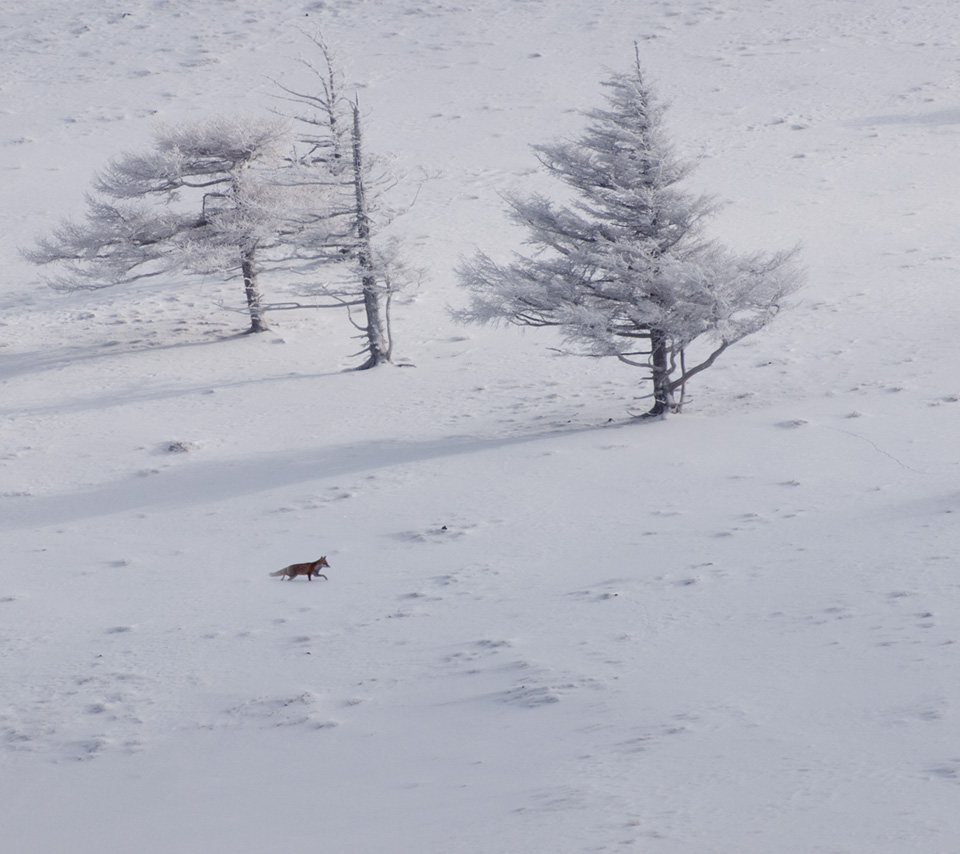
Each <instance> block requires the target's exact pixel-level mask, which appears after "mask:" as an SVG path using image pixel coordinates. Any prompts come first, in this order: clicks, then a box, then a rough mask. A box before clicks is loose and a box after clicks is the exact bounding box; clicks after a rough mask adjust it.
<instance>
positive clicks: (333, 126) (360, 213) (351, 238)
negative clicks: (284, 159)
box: [277, 34, 400, 370]
mask: <svg viewBox="0 0 960 854" xmlns="http://www.w3.org/2000/svg"><path fill="white" fill-rule="evenodd" d="M309 38H310V41H311V43H312V44H313V46H314V48H315V49H316V54H317V57H318V59H317V60H316V61H314V60H312V59H302V60H301V63H302V65H303V66H304V67H305V69H306V70H307V71H308V72H309V76H310V81H309V82H310V87H312V88H309V89H307V91H304V89H306V88H307V87H298V88H293V87H291V86H288V85H285V84H281V83H278V84H277V86H278V87H279V89H280V90H281V93H282V94H281V97H283V98H285V99H286V100H288V101H290V102H292V103H294V104H296V105H297V112H296V113H295V115H294V116H293V118H294V119H295V120H296V121H297V122H298V123H299V125H300V127H301V128H302V129H303V132H302V133H301V135H300V138H299V143H300V148H299V150H298V152H297V153H296V155H295V157H294V158H293V163H292V164H291V166H292V172H291V178H290V180H291V181H292V182H293V183H294V184H297V185H300V186H317V187H320V188H321V189H322V192H320V193H318V194H317V196H316V197H315V198H316V201H317V207H316V208H314V209H313V210H309V209H308V210H305V211H303V212H302V213H301V214H300V218H299V223H298V230H297V236H296V238H295V239H294V240H292V241H291V243H292V244H293V245H295V246H296V249H295V250H294V252H295V254H296V256H297V257H298V259H299V260H300V261H301V262H307V263H306V264H305V265H301V270H303V269H304V268H305V269H308V270H311V271H313V272H314V273H315V274H316V275H317V276H318V277H319V279H320V280H319V281H317V280H315V281H314V283H313V284H312V285H311V286H310V291H312V293H313V294H314V295H316V296H319V297H320V298H321V299H323V300H326V301H327V302H326V303H325V304H326V306H327V307H342V308H345V309H346V310H347V312H348V313H349V317H350V320H351V322H352V323H353V325H354V326H355V327H356V328H357V329H358V331H359V332H360V335H361V337H362V338H363V340H364V346H363V350H361V354H364V355H366V360H365V361H364V362H363V364H361V365H360V366H359V368H358V369H359V370H363V369H365V368H372V367H375V366H377V365H380V364H383V363H385V362H389V361H390V359H391V355H392V349H393V343H392V338H391V329H390V304H391V300H392V298H393V295H394V293H395V292H396V290H397V289H398V283H397V272H398V271H399V269H400V264H399V261H398V260H397V253H396V246H395V244H391V243H388V244H386V245H385V246H381V244H380V243H379V242H378V241H377V240H376V236H377V234H376V233H377V231H378V228H379V227H380V226H381V225H382V224H383V221H384V220H386V221H389V215H387V216H384V211H383V206H382V204H381V199H382V195H383V192H384V191H385V190H386V189H388V188H389V187H391V186H393V184H394V183H395V181H394V180H393V179H392V178H391V177H390V176H389V175H388V174H386V173H385V172H384V171H383V170H380V171H378V169H377V162H376V159H374V158H370V157H369V155H368V154H367V152H366V151H365V148H364V141H363V122H362V118H361V114H360V108H359V104H358V102H357V100H356V98H354V99H352V100H351V99H350V98H348V97H346V95H345V94H344V92H343V88H344V87H343V80H342V74H341V72H340V69H339V67H338V65H337V64H336V61H335V59H334V56H333V53H332V51H331V49H330V47H329V45H328V44H327V42H326V41H325V40H324V39H323V37H322V35H320V34H317V35H314V36H310V37H309ZM310 262H312V264H311V263H310ZM344 262H346V263H347V265H348V268H347V271H346V274H345V275H344V273H343V265H344ZM330 265H333V266H332V267H331V266H330ZM321 268H323V269H321ZM355 308H362V312H363V318H364V319H363V320H362V321H355V320H354V319H353V309H355Z"/></svg>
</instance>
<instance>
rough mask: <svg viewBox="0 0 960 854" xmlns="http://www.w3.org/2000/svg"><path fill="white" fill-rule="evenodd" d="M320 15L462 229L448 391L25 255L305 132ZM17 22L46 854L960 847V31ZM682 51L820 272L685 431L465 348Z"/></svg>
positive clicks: (303, 333)
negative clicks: (263, 126) (221, 144)
mask: <svg viewBox="0 0 960 854" xmlns="http://www.w3.org/2000/svg"><path fill="white" fill-rule="evenodd" d="M316 24H322V25H323V27H324V29H325V32H326V34H327V37H328V38H329V40H330V41H331V43H332V44H333V45H334V47H335V48H336V50H337V51H338V53H339V56H340V59H341V61H342V63H343V65H344V66H345V68H346V71H347V76H348V78H349V79H350V80H351V81H354V82H355V83H356V85H357V86H358V87H359V92H360V97H361V103H362V104H363V106H364V109H365V111H366V114H367V121H368V141H369V144H370V146H371V148H372V149H374V150H379V151H382V152H384V153H386V152H390V153H392V154H393V155H394V156H395V158H396V163H397V168H398V170H400V171H401V172H402V173H403V174H404V175H405V176H406V177H405V178H404V180H403V182H402V183H401V185H400V187H398V189H397V201H398V203H400V204H404V203H406V202H407V201H408V200H413V199H414V197H415V199H416V200H415V203H414V204H413V206H412V207H411V209H410V211H409V212H408V213H407V214H406V215H405V216H404V217H402V218H400V219H399V220H398V221H397V222H396V223H395V224H394V226H393V227H392V229H393V231H394V232H395V233H396V234H397V235H398V236H400V237H402V238H403V239H404V241H405V243H406V245H407V247H408V256H409V260H410V261H411V262H412V263H413V264H414V265H416V266H419V267H422V268H423V269H424V276H423V281H422V283H421V285H420V287H419V288H418V289H417V290H415V291H414V292H412V293H411V294H410V296H409V298H408V299H406V300H404V301H403V302H402V303H401V304H400V305H399V306H397V309H396V317H395V327H396V335H397V349H398V357H399V358H398V361H404V362H409V363H412V364H413V365H415V366H416V367H409V368H402V369H401V368H384V369H379V370H377V371H373V372H366V373H362V374H354V373H350V372H345V371H344V369H345V368H346V367H348V366H349V365H350V364H352V363H355V361H352V360H351V358H350V353H351V352H352V350H353V349H354V345H355V342H353V341H351V340H350V338H349V329H348V327H347V324H346V322H345V320H344V318H342V317H339V316H337V315H335V314H330V313H320V314H315V315H314V314H310V313H284V314H278V315H276V316H275V317H274V318H273V323H274V330H273V331H272V332H271V333H268V334H264V335H260V336H253V337H244V336H237V335H235V333H236V332H238V331H239V330H240V329H242V328H243V316H242V314H237V313H234V312H232V311H230V310H228V309H230V308H236V307H239V306H240V300H241V297H242V294H241V293H240V288H239V287H238V285H237V284H236V283H230V282H228V283H221V282H217V281H205V282H199V283H198V282H196V281H189V282H188V281H184V282H170V283H168V284H167V285H166V286H164V287H158V286H157V284H156V283H151V284H149V285H147V284H144V285H141V286H136V287H133V288H128V289H126V290H119V289H117V290H111V291H103V292H99V293H75V294H70V295H64V294H57V293H53V292H51V291H49V290H47V289H45V288H43V287H42V286H41V285H40V284H39V282H38V276H37V271H36V270H35V269H34V268H31V267H30V266H29V265H28V264H26V263H25V262H24V261H23V260H22V259H21V258H20V257H19V255H18V252H17V248H18V247H21V246H27V245H29V244H30V243H31V241H32V240H33V239H34V238H35V236H36V235H37V234H38V233H39V232H41V231H43V230H44V229H48V228H50V227H51V226H52V225H54V224H55V223H56V222H57V221H58V219H59V217H60V216H61V215H64V214H77V213H79V212H80V210H81V208H82V199H83V193H84V192H85V190H86V189H87V188H88V186H89V183H90V178H91V175H92V172H93V170H94V169H96V168H97V167H98V166H100V165H102V164H103V163H104V162H105V161H106V160H107V159H108V158H109V157H110V156H112V155H113V154H115V153H118V152H120V151H122V150H135V149H137V148H139V147H141V146H143V145H144V144H145V143H146V141H147V140H149V135H150V130H151V127H152V126H153V123H154V122H155V121H157V120H161V121H178V120H181V119H188V118H197V117H199V116H202V115H204V114H206V113H209V112H223V111H228V112H229V111H243V112H248V113H251V114H253V115H256V114H258V113H262V112H265V111H267V110H269V109H271V108H275V107H276V106H277V104H276V102H275V101H274V100H273V99H272V98H271V94H270V93H271V84H270V82H269V81H270V79H271V78H277V79H284V80H295V79H296V77H295V75H296V74H297V66H296V58H297V56H298V54H299V52H300V51H301V50H305V48H306V43H305V40H304V39H303V37H302V36H301V34H300V33H299V32H298V29H299V28H306V29H307V30H308V31H309V30H310V28H312V27H313V26H315V25H316ZM0 34H2V39H3V45H4V49H3V51H2V52H0V170H2V172H3V176H4V195H3V201H2V203H0V226H2V227H0V253H2V257H3V269H4V273H5V275H4V281H3V284H2V289H0V383H2V397H0V401H2V402H0V537H2V543H3V549H2V554H3V555H4V557H3V560H2V568H0V685H2V688H0V833H2V835H3V839H4V843H3V847H4V850H5V851H6V850H9V851H11V852H16V854H34V852H37V854H39V852H50V851H59V850H72V851H75V852H78V854H87V852H91V853H92V852H98V854H103V852H121V851H130V850H134V851H138V852H169V851H179V852H205V854H209V852H231V854H236V852H256V851H262V850H265V849H267V848H271V847H276V846H277V845H278V844H279V845H281V846H285V845H289V846H302V845H311V846H313V847H314V848H320V849H321V850H324V851H331V852H346V851H351V852H361V854H364V853H365V852H370V854H374V852H384V851H390V852H418V854H420V852H436V854H489V852H514V851H535V852H586V851H619V850H624V849H627V850H630V849H632V850H637V851H644V852H646V851H651V852H664V854H704V852H710V854H753V852H756V854H770V852H777V854H808V853H809V852H834V853H839V854H903V852H908V851H924V852H933V853H934V854H952V852H955V851H957V850H958V848H960V819H958V817H957V816H958V812H957V810H956V801H957V796H958V793H960V789H958V781H960V743H958V732H960V711H958V709H960V679H958V677H960V664H958V653H957V649H958V647H957V644H956V641H957V640H960V582H958V574H957V544H958V540H960V533H958V530H957V516H956V512H957V510H958V505H960V486H958V462H960V453H958V450H957V441H956V435H957V428H958V424H960V379H958V378H960V357H958V354H957V346H956V331H955V330H956V328H957V322H958V319H960V318H958V315H960V302H958V297H957V293H956V280H957V267H958V256H957V251H956V249H955V243H956V234H955V232H956V225H955V221H956V217H955V215H954V212H953V209H952V206H953V204H954V200H955V199H956V198H957V196H958V194H960V186H958V184H960V176H958V172H957V170H956V168H955V150H956V145H957V142H958V124H960V87H958V84H960V64H958V61H957V56H958V52H957V48H958V39H960V23H958V21H957V19H956V16H955V14H954V10H953V6H952V4H951V3H949V2H947V0H925V2H918V3H913V4H909V5H907V4H903V3H901V2H899V0H896V2H895V0H812V2H807V3H804V4H797V3H793V2H787V0H774V1H773V2H770V0H716V2H687V0H664V2H647V0H598V2H595V3H591V4H584V3H576V2H573V0H555V1H554V2H552V3H546V2H537V0H525V2H520V0H515V2H510V0H472V2H469V3H468V2H464V0H449V2H425V3H404V2H399V0H351V2H337V3H334V2H322V0H321V2H307V3H303V2H296V3H295V2H283V0H260V2H258V3H252V2H250V3H243V2H223V1H222V0H221V1H220V2H218V0H192V2H187V0H155V2H150V3H147V2H141V3H137V2H128V3H121V2H114V0H100V2H96V3H94V2H89V0H73V2H69V3H68V2H59V0H32V2H31V3H29V4H27V3H23V2H19V0H0ZM634 40H636V41H638V42H639V44H640V49H641V55H642V58H643V61H644V63H645V65H646V68H647V70H648V72H649V74H650V76H651V78H652V79H653V80H654V81H655V82H656V83H657V84H658V88H659V90H660V92H661V94H662V95H663V96H664V97H665V98H666V99H667V100H669V101H670V102H671V103H672V109H671V111H670V113H669V114H668V122H669V126H670V128H671V130H672V131H673V132H674V135H675V138H676V140H677V143H678V146H679V147H680V149H681V150H682V151H683V152H684V153H685V154H687V155H688V156H690V157H693V158H696V159H697V160H699V162H700V166H699V169H698V170H697V171H696V172H695V174H694V176H693V177H692V179H691V188H692V189H696V190H702V191H705V192H709V193H715V194H716V195H718V196H719V197H721V198H723V199H726V200H729V202H730V204H729V205H728V206H727V207H726V208H725V209H724V210H723V212H722V213H721V214H720V216H718V218H717V220H716V223H715V226H716V229H715V230H716V234H717V235H718V236H719V237H721V238H722V239H723V240H725V241H726V242H728V243H730V244H731V245H733V246H736V247H737V248H743V249H751V248H765V249H776V248H783V247H787V246H790V245H792V244H794V243H796V242H798V241H800V242H802V244H803V252H804V260H805V263H806V264H807V266H808V270H809V282H808V285H807V288H806V289H805V290H804V292H803V293H802V294H801V295H800V298H799V299H798V304H797V306H796V307H795V308H794V309H793V310H792V311H791V312H789V313H787V314H785V315H784V316H783V317H782V318H780V319H778V321H777V322H776V323H775V324H774V325H773V326H772V327H770V328H769V329H768V330H766V331H764V332H763V333H762V334H760V335H757V336H755V337H754V338H753V339H748V340H747V341H744V342H742V343H741V344H739V345H738V346H737V347H735V348H733V349H731V351H729V352H728V353H727V354H725V355H724V357H723V358H722V360H721V361H720V362H718V364H717V365H716V366H715V367H713V368H711V369H710V370H709V371H707V372H706V373H704V374H703V375H701V376H700V377H698V378H697V379H696V380H695V382H694V383H693V384H692V387H691V396H692V400H691V403H690V407H689V411H688V413H686V414H684V415H683V416H681V417H676V418H671V419H669V420H667V421H666V422H660V423H651V424H642V425H641V424H637V423H634V422H632V421H631V419H630V412H635V411H638V410H639V409H642V408H643V407H644V401H642V400H638V399H637V398H638V396H639V395H640V394H641V393H642V392H643V391H644V389H643V388H642V387H641V386H640V384H639V379H638V377H637V376H636V372H634V371H631V369H629V368H627V367H625V366H622V365H617V364H607V363H601V362H597V361H592V360H581V359H575V358H565V357H561V356H558V355H556V354H555V353H554V352H552V351H551V350H550V349H549V348H550V345H551V344H552V343H554V342H553V340H552V339H551V338H550V337H549V336H548V335H536V334H533V333H528V334H521V333H520V332H517V331H516V330H510V329H499V330H488V329H475V328H459V327H456V326H454V325H452V324H451V322H450V321H449V319H448V315H447V307H448V306H450V305H456V304H459V303H460V302H461V301H462V300H463V296H462V294H460V293H459V292H458V290H457V288H456V284H455V275H454V272H453V271H454V267H455V266H456V263H457V259H458V257H459V256H460V255H461V254H463V253H470V252H472V250H473V248H474V247H481V248H483V249H484V250H486V251H488V252H490V253H491V254H495V255H496V254H501V253H502V254H506V253H508V252H510V251H511V250H512V249H515V248H517V247H518V246H519V245H520V243H521V241H522V238H523V235H522V234H518V233H516V232H515V231H514V230H513V229H512V228H511V227H510V226H509V224H508V223H507V222H506V220H505V218H504V216H503V212H502V206H503V205H502V200H501V194H502V193H504V192H505V191H510V190H521V191H522V190H524V189H527V190H531V189H537V190H543V191H549V190H550V189H551V188H550V186H549V184H547V183H546V182H545V181H544V179H543V177H542V176H541V175H539V174H537V173H536V170H535V168H534V167H535V166H536V161H535V159H534V158H533V157H532V156H531V154H530V152H529V150H528V145H529V144H530V143H537V142H549V141H551V140H553V139H555V138H557V137H559V136H562V135H566V134H572V133H575V132H576V130H577V128H578V127H579V125H580V122H581V119H580V117H579V116H578V115H577V113H576V111H577V110H580V109H586V108H589V107H591V106H594V105H595V104H597V103H598V99H599V97H600V86H599V81H600V80H601V79H603V78H604V76H605V75H606V74H607V73H608V71H610V70H620V69H623V68H624V67H626V66H627V65H628V64H629V62H630V60H631V57H632V49H633V48H632V44H633V41H634ZM288 75H289V76H288ZM421 169H422V170H425V171H426V172H427V173H428V174H429V175H430V176H431V178H430V180H428V181H427V182H426V183H424V184H423V185H422V187H420V186H419V183H420V174H421V173H420V170H421ZM418 187H419V191H418ZM285 285H286V283H285V282H283V281H280V280H276V281H273V282H271V281H269V280H267V279H265V280H264V288H265V290H266V291H267V292H268V294H269V293H270V292H271V291H272V290H273V291H274V292H276V293H282V292H283V288H284V287H285ZM174 443H182V447H185V448H186V449H187V450H186V451H185V452H179V453H178V452H172V451H170V450H169V449H170V446H171V445H172V444H174ZM321 554H326V555H327V557H328V560H329V561H330V563H331V566H332V569H331V570H330V572H329V573H328V574H329V576H330V580H329V581H328V582H322V581H317V582H310V583H308V582H306V581H303V580H302V579H298V580H296V581H293V582H281V581H278V580H277V579H272V578H269V577H268V575H267V573H268V572H270V571H272V570H275V569H278V568H280V567H282V566H284V565H286V564H288V563H292V562H297V561H305V560H311V559H314V558H316V557H319V556H320V555H321Z"/></svg>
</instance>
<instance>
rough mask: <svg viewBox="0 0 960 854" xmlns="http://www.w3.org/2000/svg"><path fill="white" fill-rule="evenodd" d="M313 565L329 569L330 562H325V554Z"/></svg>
mask: <svg viewBox="0 0 960 854" xmlns="http://www.w3.org/2000/svg"><path fill="white" fill-rule="evenodd" d="M314 566H325V567H326V568H327V569H330V564H329V563H327V556H326V555H324V556H323V557H322V558H320V560H318V561H317V562H316V563H315V564H314Z"/></svg>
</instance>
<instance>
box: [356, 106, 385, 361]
mask: <svg viewBox="0 0 960 854" xmlns="http://www.w3.org/2000/svg"><path fill="white" fill-rule="evenodd" d="M353 187H354V192H355V197H356V226H357V243H358V251H357V263H358V264H359V265H360V276H361V284H362V287H363V308H364V311H365V312H366V316H367V326H366V330H365V331H366V335H367V352H368V354H369V356H368V358H367V361H366V362H364V363H363V364H362V365H361V366H360V368H359V370H366V369H367V368H375V367H376V366H377V365H382V364H383V363H384V362H389V361H390V342H389V336H388V335H387V332H386V325H385V324H386V319H385V317H384V314H383V311H382V309H381V305H380V292H379V290H378V287H377V274H376V270H375V269H374V262H373V247H372V245H371V243H370V218H369V216H368V215H367V198H366V192H365V190H364V186H363V150H362V146H361V133H360V108H359V107H357V106H356V105H354V107H353Z"/></svg>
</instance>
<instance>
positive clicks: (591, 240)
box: [456, 57, 799, 415]
mask: <svg viewBox="0 0 960 854" xmlns="http://www.w3.org/2000/svg"><path fill="white" fill-rule="evenodd" d="M605 86H606V88H607V101H608V105H607V107H606V108H605V109H596V110H592V111H590V112H588V113H587V114H586V115H587V117H588V118H589V119H590V124H589V125H588V127H587V129H586V131H585V132H584V133H583V134H582V136H581V137H580V138H579V139H577V140H575V141H573V142H563V143H558V144H554V145H541V146H535V147H534V150H535V151H536V152H537V154H538V156H539V159H540V161H541V163H542V164H543V165H544V166H545V167H546V169H547V170H548V172H549V173H550V174H552V175H554V176H555V177H557V178H559V179H560V180H561V181H563V182H564V183H565V184H567V185H568V186H569V187H570V188H572V189H573V190H574V191H575V194H576V197H577V199H576V201H575V202H574V203H573V204H572V205H569V206H561V205H557V204H554V203H553V202H551V201H550V200H548V199H546V198H544V197H542V196H534V197H532V198H528V199H518V198H514V199H512V200H510V214H511V217H512V218H513V219H514V220H515V221H517V222H518V223H520V224H522V225H524V226H525V227H526V228H527V229H528V231H529V238H528V242H529V243H530V244H532V245H533V246H534V247H535V249H536V252H535V254H534V255H533V257H525V256H517V257H516V258H515V260H514V261H513V263H510V264H507V265H502V264H499V263H497V262H496V261H494V260H492V259H491V258H490V257H488V256H487V255H485V254H482V253H480V254H478V255H477V256H476V257H475V258H474V259H472V260H471V261H468V262H466V263H464V264H463V265H462V267H461V269H460V279H461V283H462V284H463V285H464V286H465V287H466V288H468V289H469V290H470V291H471V292H472V293H473V301H472V305H471V307H470V308H469V309H466V310H463V311H460V312H457V313H456V315H457V317H458V318H459V319H460V320H463V321H467V322H479V323H487V322H497V321H507V322H509V323H513V324H517V325H520V326H532V327H543V326H554V327H558V328H559V331H560V332H561V334H562V335H563V336H564V339H565V340H566V341H567V343H568V344H569V345H571V346H572V347H574V348H575V349H576V350H577V351H578V352H581V353H585V354H589V355H593V356H614V357H616V358H618V359H620V360H621V361H623V362H625V363H627V364H629V365H635V366H639V367H641V368H645V369H647V370H649V372H650V373H649V376H650V378H651V379H652V384H653V401H654V402H653V407H652V409H651V410H650V411H649V412H648V413H646V414H647V415H665V414H666V413H667V412H669V411H671V410H677V409H679V406H680V403H681V402H682V392H683V389H684V388H685V384H686V382H687V380H689V379H690V378H691V377H692V376H694V375H695V374H697V373H699V372H700V371H702V370H704V369H705V368H707V367H709V366H710V365H712V364H713V363H714V361H715V360H716V358H717V357H718V356H719V355H720V354H721V353H723V351H724V350H726V349H727V348H728V347H729V346H730V345H731V344H733V343H735V342H736V341H739V340H740V339H742V338H743V337H744V336H746V335H749V334H750V333H752V332H755V331H756V330H758V329H760V328H761V327H762V326H764V325H765V324H766V323H768V322H769V321H770V320H771V319H772V318H773V317H774V315H776V313H777V311H778V310H779V309H780V307H781V306H782V305H783V302H784V298H785V297H786V296H787V295H788V294H789V293H791V292H792V291H793V290H794V289H795V288H796V286H797V284H798V278H799V274H798V272H797V269H796V265H795V263H794V260H793V258H792V255H793V253H779V254H772V255H767V254H760V253H758V254H754V255H736V254H734V253H732V252H730V251H728V250H727V249H725V248H723V247H721V246H718V245H717V244H715V243H712V242H710V241H707V240H705V239H704V237H703V231H702V225H703V222H704V220H705V219H706V218H707V217H708V216H709V215H710V214H711V213H713V212H714V209H715V206H714V204H713V203H712V202H711V201H710V200H709V199H707V198H704V197H700V196H695V195H690V194H686V193H684V192H682V191H681V190H680V189H678V187H677V185H678V183H679V182H680V181H681V180H682V179H683V178H684V177H685V176H686V174H687V172H688V171H689V166H688V165H687V164H685V163H683V162H682V161H680V160H679V159H678V158H677V157H676V156H675V154H674V152H673V150H672V148H671V146H670V144H669V143H668V141H667V139H666V138H665V135H664V131H663V127H662V124H661V118H662V112H663V108H662V107H661V106H660V105H659V103H658V102H657V101H656V99H655V97H654V96H653V94H652V93H651V90H650V88H649V87H648V86H647V84H646V82H645V81H644V78H643V75H642V73H641V68H640V62H639V57H638V58H637V62H636V66H635V68H634V69H633V70H632V72H631V73H628V74H619V75H616V76H614V77H612V78H611V79H610V80H609V81H607V82H606V84H605ZM701 337H702V338H704V339H708V340H711V341H712V343H711V344H710V345H709V347H708V348H707V349H706V351H705V352H704V353H703V355H702V356H701V357H700V358H699V360H698V361H696V362H695V363H694V364H688V359H687V350H688V348H689V346H690V345H691V344H692V342H694V341H695V340H696V339H698V338H701Z"/></svg>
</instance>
